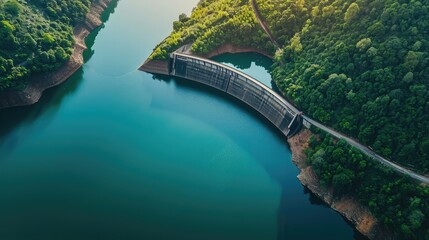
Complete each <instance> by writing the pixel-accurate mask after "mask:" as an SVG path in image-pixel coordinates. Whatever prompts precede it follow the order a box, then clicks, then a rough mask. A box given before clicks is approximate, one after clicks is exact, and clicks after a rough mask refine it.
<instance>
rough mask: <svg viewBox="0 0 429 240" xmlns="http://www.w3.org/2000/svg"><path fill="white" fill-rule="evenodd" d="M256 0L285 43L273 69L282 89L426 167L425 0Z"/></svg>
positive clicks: (428, 69) (388, 153)
mask: <svg viewBox="0 0 429 240" xmlns="http://www.w3.org/2000/svg"><path fill="white" fill-rule="evenodd" d="M257 2H258V5H259V8H260V10H261V12H262V15H263V17H264V18H265V21H266V22H267V24H268V25H269V26H270V28H271V30H272V32H273V34H274V35H275V36H276V37H277V38H278V39H279V42H280V43H282V44H283V46H284V47H283V48H282V49H281V50H280V51H278V52H277V54H276V60H277V63H278V64H277V65H276V67H275V69H274V71H273V77H274V79H275V82H276V83H277V85H278V87H279V88H280V89H281V91H283V92H284V93H285V94H286V95H287V96H288V97H289V98H290V99H292V100H293V101H294V102H295V103H296V104H297V105H298V106H299V108H300V109H303V110H304V112H306V113H307V114H309V115H311V116H312V117H314V118H315V119H318V120H319V121H321V122H323V123H326V124H328V125H330V126H332V127H334V128H335V129H337V130H339V131H341V132H344V133H346V134H348V135H350V136H353V137H355V138H357V139H358V140H359V141H360V142H362V143H364V144H366V145H368V146H371V147H372V148H373V149H374V150H375V151H376V152H378V153H380V154H381V155H383V156H385V157H388V158H391V159H393V160H395V161H397V162H399V163H401V164H403V165H406V166H412V167H414V168H415V169H416V170H418V171H421V172H428V171H429V118H428V113H429V41H428V39H429V32H428V31H429V27H428V26H429V1H428V0H421V1H419V0H412V1H402V0H376V1H369V0H325V1H321V2H320V1H304V0H299V1H295V0H293V1H292V0H281V1H280V0H257ZM280 62H283V63H285V64H283V65H282V64H280Z"/></svg>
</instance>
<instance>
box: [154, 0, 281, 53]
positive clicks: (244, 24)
mask: <svg viewBox="0 0 429 240" xmlns="http://www.w3.org/2000/svg"><path fill="white" fill-rule="evenodd" d="M243 36H246V37H243ZM225 43H231V44H234V45H237V46H242V47H253V48H258V49H260V50H263V51H265V52H268V53H274V51H275V48H274V45H273V44H272V43H271V42H270V39H269V37H268V35H267V34H266V33H265V32H264V31H263V29H262V28H261V27H260V26H259V23H258V21H257V19H256V17H255V15H254V14H253V10H252V6H251V5H250V2H249V1H248V0H238V1H237V0H205V1H200V2H199V3H198V6H197V7H196V8H194V10H193V11H192V14H191V16H190V17H188V16H186V15H185V14H182V15H180V16H179V19H178V20H177V21H175V22H174V23H173V32H172V33H171V34H170V35H169V36H168V37H167V38H166V39H164V41H162V42H161V43H160V44H159V45H158V46H156V48H155V49H154V52H153V54H152V55H151V56H150V58H151V59H158V60H162V59H166V58H167V57H168V54H169V53H171V52H173V51H175V50H176V49H177V48H179V47H180V46H182V45H184V44H192V47H191V49H192V52H194V53H197V54H200V55H204V54H207V53H209V52H210V51H212V50H214V49H216V48H218V47H220V46H222V45H223V44H225Z"/></svg>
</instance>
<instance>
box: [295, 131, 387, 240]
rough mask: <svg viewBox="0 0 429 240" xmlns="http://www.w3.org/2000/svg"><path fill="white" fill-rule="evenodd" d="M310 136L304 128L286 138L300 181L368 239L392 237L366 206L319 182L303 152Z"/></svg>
mask: <svg viewBox="0 0 429 240" xmlns="http://www.w3.org/2000/svg"><path fill="white" fill-rule="evenodd" d="M311 136H312V133H311V132H310V131H309V130H308V129H305V130H303V131H301V132H300V133H298V134H296V135H295V136H293V137H291V138H289V139H288V143H289V146H290V149H291V152H292V161H293V163H294V164H295V165H296V166H297V167H298V168H299V169H300V170H301V173H300V174H299V175H298V179H299V180H300V182H301V183H302V184H303V185H304V186H305V187H307V188H308V189H310V191H311V192H313V193H314V194H316V195H317V196H318V197H319V198H320V199H322V200H323V201H324V202H325V203H327V204H328V205H329V206H330V207H331V208H332V209H334V210H335V211H337V212H339V213H340V214H341V215H343V216H344V217H345V218H347V219H348V220H349V221H350V222H352V223H353V224H354V225H355V227H356V229H357V230H358V231H359V232H361V233H362V234H363V235H365V236H367V237H368V238H369V239H393V237H392V236H391V234H389V232H388V231H386V229H385V228H384V227H383V226H381V225H380V224H378V222H377V219H376V218H375V217H374V216H373V215H372V214H371V213H370V211H369V210H368V209H367V208H366V207H364V206H363V205H361V204H360V203H358V202H357V201H356V200H355V199H353V198H350V197H342V198H340V199H337V198H335V197H334V196H333V189H327V188H325V187H323V186H322V185H321V184H320V182H319V179H318V177H317V175H316V173H315V172H314V171H313V168H312V167H311V166H308V164H307V155H306V154H305V153H304V150H305V149H306V148H308V142H309V139H310V137H311Z"/></svg>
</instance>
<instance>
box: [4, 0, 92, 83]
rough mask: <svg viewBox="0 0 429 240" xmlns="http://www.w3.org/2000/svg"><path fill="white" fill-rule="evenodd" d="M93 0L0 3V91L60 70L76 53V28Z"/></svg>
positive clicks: (40, 0) (8, 0)
mask: <svg viewBox="0 0 429 240" xmlns="http://www.w3.org/2000/svg"><path fill="white" fill-rule="evenodd" d="M90 5H91V1H90V0H67V1H66V0H32V1H30V0H28V1H24V0H20V1H17V0H0V39H1V41H0V44H1V45H0V90H4V89H8V88H14V89H20V88H23V87H24V86H25V85H26V83H27V81H29V80H30V78H29V77H30V76H31V75H32V74H36V73H43V72H49V71H52V70H54V69H57V68H59V67H60V66H61V65H63V64H64V63H65V62H66V61H67V60H68V59H69V58H70V56H71V54H72V50H73V44H74V40H73V26H75V25H76V24H77V23H79V22H80V21H82V20H84V18H85V16H86V14H87V13H88V11H89V6H90Z"/></svg>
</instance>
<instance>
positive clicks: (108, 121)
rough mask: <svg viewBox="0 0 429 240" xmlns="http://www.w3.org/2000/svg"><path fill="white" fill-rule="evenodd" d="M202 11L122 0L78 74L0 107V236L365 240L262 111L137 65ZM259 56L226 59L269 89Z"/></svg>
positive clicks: (189, 2) (187, 5)
mask: <svg viewBox="0 0 429 240" xmlns="http://www.w3.org/2000/svg"><path fill="white" fill-rule="evenodd" d="M196 3H197V1H196V0H186V1H180V3H178V2H176V1H174V3H172V1H170V0H121V1H119V2H118V4H117V6H116V5H112V7H111V8H109V10H108V12H107V13H106V14H104V20H105V21H106V23H105V27H104V28H101V29H99V30H98V31H96V32H94V34H92V35H91V37H90V38H89V39H88V41H87V42H88V44H89V45H92V46H91V48H90V50H89V51H88V52H86V53H85V58H86V63H85V65H84V66H83V68H82V69H81V70H79V71H78V72H77V73H76V74H75V75H73V77H72V78H71V79H69V80H68V81H67V82H66V83H65V84H63V85H61V86H59V87H57V88H54V89H51V90H49V91H47V92H46V93H45V95H44V97H43V98H42V99H41V101H40V102H39V103H38V104H36V105H34V106H29V107H23V108H16V109H9V110H3V111H0V196H1V197H0V239H8V240H9V239H10V240H15V239H17V240H18V239H19V240H21V239H22V240H24V239H44V240H50V239H52V240H54V239H225V240H227V239H246V240H251V239H255V240H260V239H267V240H268V239H298V238H299V239H327V238H330V239H352V238H353V236H358V235H356V233H355V232H354V231H353V230H352V227H350V226H349V225H348V224H347V223H346V222H345V221H344V220H343V219H342V218H341V217H340V216H339V215H338V214H336V213H335V212H334V211H332V210H331V209H329V208H326V207H325V206H323V205H320V203H318V202H317V200H315V199H314V198H313V197H312V196H311V195H310V194H308V193H306V191H305V189H304V188H303V187H302V186H301V185H300V183H299V182H298V180H297V179H296V175H297V174H298V170H297V169H296V167H295V166H294V165H293V164H292V163H291V155H290V151H289V149H288V146H287V143H286V141H285V139H284V137H283V136H281V135H280V134H279V133H278V131H277V130H276V129H274V128H273V127H271V125H269V123H268V122H267V121H266V120H264V119H263V118H262V117H260V116H259V115H257V114H255V113H254V112H253V111H251V110H250V109H249V108H248V107H246V106H244V105H243V104H240V103H239V102H237V101H235V100H234V99H233V98H231V97H227V96H224V95H223V94H221V93H218V92H216V91H213V90H211V89H209V88H206V87H204V86H200V85H198V84H193V83H187V82H186V81H183V80H182V81H179V80H174V79H169V78H166V79H159V78H155V77H154V76H153V75H150V74H147V73H143V72H139V71H137V70H136V69H137V67H138V66H139V64H141V63H142V62H143V61H144V60H145V58H146V57H147V56H148V55H149V54H150V52H151V50H152V48H153V46H155V45H156V44H157V43H158V42H159V41H161V40H162V39H163V38H164V37H165V36H167V35H168V34H169V32H170V31H171V25H172V24H171V23H172V21H173V20H175V19H176V18H177V16H178V15H179V14H180V13H182V12H186V13H190V11H191V9H192V7H193V6H195V4H196ZM160 9H163V10H162V11H160ZM155 19H156V20H155ZM255 57H256V58H258V57H257V56H253V57H252V56H248V55H240V56H229V57H228V56H223V58H224V59H221V61H223V62H229V64H233V65H234V64H245V65H246V66H245V67H244V68H247V69H245V71H247V72H248V73H249V74H252V75H254V76H255V77H258V78H261V79H266V81H267V83H269V81H270V78H269V75H268V73H267V71H266V68H267V67H268V65H269V61H268V62H267V61H266V59H265V60H262V62H264V63H261V62H260V61H259V60H256V58H255ZM237 59H238V62H237Z"/></svg>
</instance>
